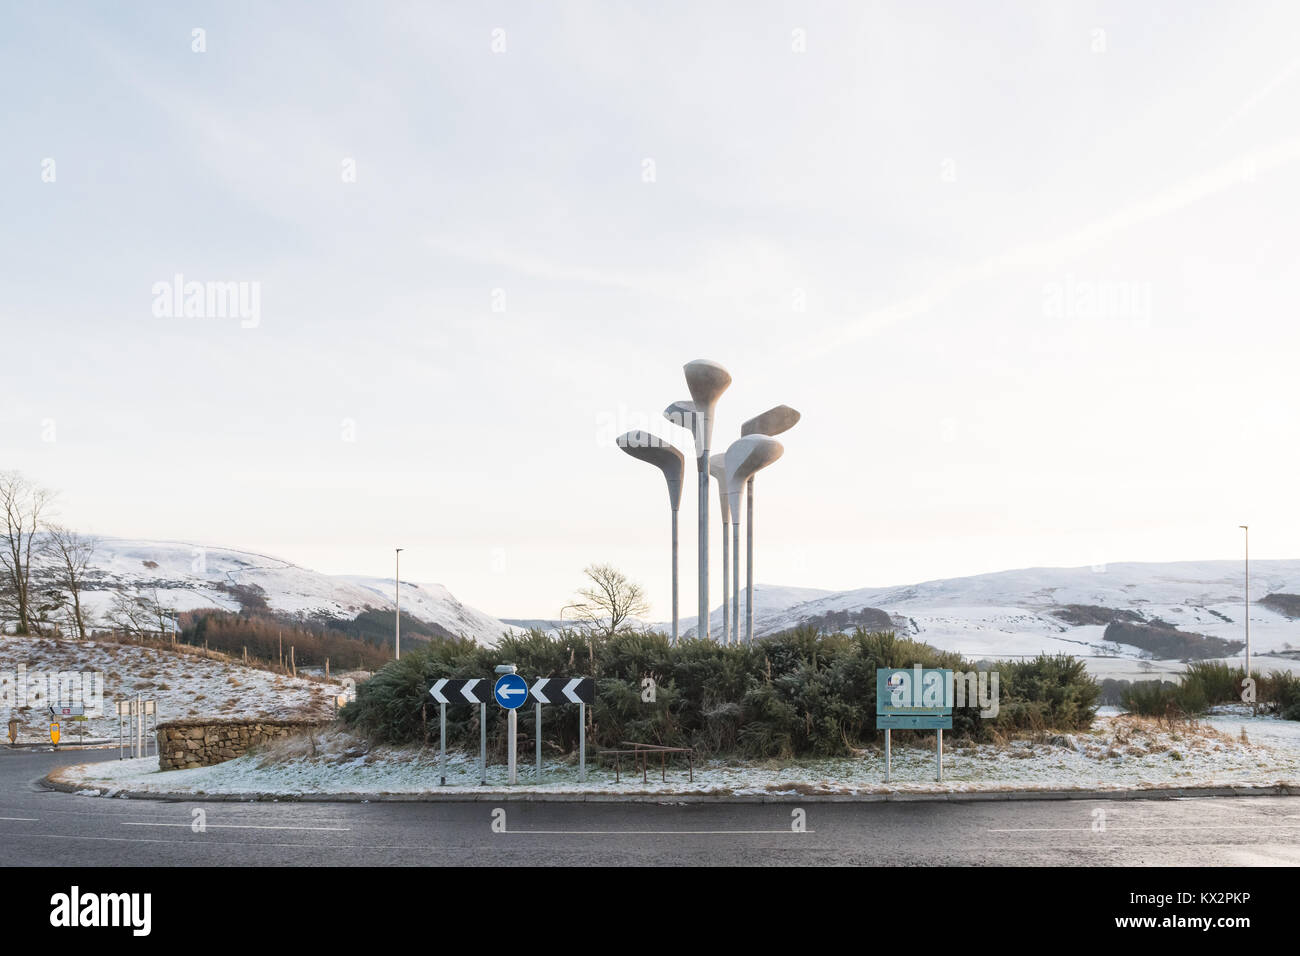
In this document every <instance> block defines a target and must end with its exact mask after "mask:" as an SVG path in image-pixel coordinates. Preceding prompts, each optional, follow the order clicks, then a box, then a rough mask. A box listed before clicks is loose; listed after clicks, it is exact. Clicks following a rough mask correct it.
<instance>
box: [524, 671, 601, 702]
mask: <svg viewBox="0 0 1300 956" xmlns="http://www.w3.org/2000/svg"><path fill="white" fill-rule="evenodd" d="M531 693H532V696H533V700H535V701H537V703H539V704H594V703H595V702H596V682H595V681H594V680H592V679H591V678H590V677H543V678H542V679H541V680H539V681H537V683H535V684H533V687H532V691H531Z"/></svg>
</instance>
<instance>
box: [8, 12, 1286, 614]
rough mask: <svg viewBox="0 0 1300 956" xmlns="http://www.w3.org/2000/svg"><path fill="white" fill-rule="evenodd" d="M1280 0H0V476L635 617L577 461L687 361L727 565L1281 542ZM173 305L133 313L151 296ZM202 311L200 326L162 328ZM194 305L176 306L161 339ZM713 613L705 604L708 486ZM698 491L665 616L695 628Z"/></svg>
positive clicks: (650, 491) (653, 574) (216, 537)
mask: <svg viewBox="0 0 1300 956" xmlns="http://www.w3.org/2000/svg"><path fill="white" fill-rule="evenodd" d="M1298 28H1300V7H1297V6H1296V5H1295V4H1294V3H1287V2H1279V3H1252V2H1244V3H1232V4H1227V3H1217V4H1202V3H1189V2H1181V0H1180V2H1152V3H1144V4H1141V5H1135V4H1131V3H1123V2H1117V3H1083V2H1080V3H1050V2H1048V3H1044V2H1028V0H1027V2H1023V3H1002V4H995V5H984V4H967V3H960V2H952V3H938V2H929V3H920V4H918V3H906V2H899V3H762V2H760V3H752V4H744V5H743V6H740V5H736V4H727V3H689V4H687V3H665V4H655V5H653V6H641V5H624V4H618V5H613V4H596V3H483V4H474V5H432V4H396V3H391V4H390V3H281V4H275V5H271V4H256V3H222V4H203V3H183V2H182V3H168V4H161V3H152V4H138V5H129V6H126V7H123V6H121V5H110V6H105V5H102V4H91V3H71V4H65V5H59V6H57V7H55V6H50V5H36V4H7V5H5V6H4V7H3V9H2V10H0V89H2V90H3V93H0V96H2V97H3V102H4V109H3V115H4V122H3V132H2V134H0V223H3V228H0V342H3V349H0V354H3V356H4V360H3V368H4V371H3V373H2V375H0V385H2V388H3V401H2V402H0V468H14V469H18V470H20V471H22V472H23V473H24V474H26V475H28V476H29V477H31V478H33V479H35V480H37V481H39V482H41V483H43V484H45V485H48V486H50V487H52V488H55V489H57V490H58V491H59V493H60V496H59V517H60V518H61V519H62V520H64V521H65V522H67V523H69V524H72V525H75V526H76V527H78V528H81V529H83V530H85V531H88V532H93V533H97V534H103V535H121V536H126V537H136V538H158V539H166V540H182V541H191V542H196V543H202V544H207V545H210V546H222V547H233V548H241V549H247V550H252V551H259V552H264V553H269V554H274V555H278V556H280V557H283V558H286V559H288V560H290V561H293V562H295V563H298V564H302V565H304V566H307V567H311V568H314V569H316V570H319V571H324V572H327V573H350V574H373V575H385V574H390V573H391V572H392V567H393V549H394V548H395V547H402V548H405V551H404V552H403V554H402V576H403V578H404V579H407V580H414V581H430V582H439V583H441V584H444V585H446V586H447V587H448V588H450V589H451V591H452V592H453V593H454V594H455V595H456V596H457V597H458V598H460V599H461V600H462V601H464V602H466V603H468V604H470V605H472V606H475V607H479V608H481V609H483V610H485V611H487V612H489V613H492V614H495V615H498V616H509V617H542V616H545V617H553V616H557V615H558V614H559V611H560V608H561V607H562V606H563V605H564V604H566V603H569V601H570V600H571V598H572V595H573V592H574V591H575V589H576V588H578V587H579V586H580V585H581V584H582V583H583V577H582V571H583V568H584V567H586V566H587V565H589V564H592V563H597V562H603V563H610V564H613V565H615V566H617V567H619V568H621V569H622V570H624V571H625V572H626V573H627V574H628V575H630V576H631V577H632V578H633V579H634V580H636V581H638V582H639V583H641V584H642V586H643V587H644V588H645V589H646V592H647V594H648V596H649V598H650V599H651V601H652V610H651V612H650V614H649V615H648V616H649V617H651V618H654V619H659V620H662V619H665V618H667V616H668V615H669V613H670V594H669V569H670V568H669V533H670V528H669V511H668V507H667V497H666V495H665V493H664V488H663V480H662V478H661V476H660V475H659V474H658V472H657V471H656V470H655V469H653V468H650V467H648V466H647V465H645V464H642V463H639V462H637V461H634V460H632V459H631V458H630V457H628V456H626V455H624V454H622V453H621V452H620V451H619V449H618V448H617V446H616V445H615V443H614V439H615V437H616V436H617V435H618V434H620V433H621V432H623V431H627V430H630V429H633V428H649V429H651V430H653V431H655V432H656V433H658V434H660V435H662V436H664V437H667V438H669V439H671V440H673V441H674V442H676V443H677V444H678V445H679V447H682V448H683V450H684V451H686V453H687V460H688V469H690V468H691V465H692V463H693V462H692V459H693V451H692V447H691V440H690V436H689V434H688V433H685V432H679V431H677V430H675V429H674V428H673V427H672V426H671V425H669V424H668V423H667V422H665V421H664V420H663V419H662V415H661V412H662V410H663V409H664V407H666V406H667V405H668V404H669V403H670V402H673V401H675V400H678V399H685V398H688V397H689V395H688V393H687V389H686V385H685V381H684V378H683V374H682V366H683V365H684V364H685V363H686V362H688V361H691V360H693V359H698V358H707V359H711V360H714V361H718V362H721V363H722V364H723V365H724V366H726V367H727V369H728V370H729V371H730V372H731V374H732V376H733V384H732V386H731V387H730V389H729V390H728V391H727V392H726V393H725V394H724V395H723V397H722V399H721V401H720V402H719V405H718V420H717V427H716V430H715V440H714V444H715V446H716V447H715V450H721V449H722V448H723V447H725V445H726V444H727V443H729V442H730V441H732V440H734V439H735V438H736V437H738V435H739V426H740V423H741V422H742V421H744V420H745V419H748V418H750V417H752V416H753V415H755V414H757V413H759V412H760V411H762V410H764V409H766V408H768V407H771V406H773V405H776V404H789V405H792V406H794V407H795V408H797V409H798V410H799V411H800V412H801V413H802V415H803V418H802V420H801V421H800V423H799V424H798V425H797V426H796V427H795V428H794V429H792V430H791V431H790V432H788V433H786V434H785V435H783V436H781V441H782V442H783V444H784V445H785V449H786V450H785V455H784V457H783V458H782V459H781V460H780V461H778V462H777V463H776V464H774V465H772V466H771V467H770V468H769V469H767V470H766V471H764V472H763V473H762V474H761V476H760V477H759V479H758V481H757V482H756V511H755V524H756V526H757V535H756V556H755V565H756V578H757V580H758V581H759V582H762V583H767V584H780V585H791V586H808V587H821V588H829V589H843V588H855V587H866V586H885V585H893V584H903V583H908V582H913V581H920V580H928V579H934V578H942V577H950V576H957V575H966V574H976V573H981V572H987V571H996V570H1002V569H1008V568H1020V567H1033V566H1048V565H1050V566H1079V565H1101V564H1105V563H1107V562H1118V561H1171V560H1204V559H1213V558H1235V557H1239V556H1240V555H1241V553H1242V545H1243V540H1242V537H1243V536H1242V532H1241V531H1240V529H1239V527H1238V526H1239V525H1241V524H1244V523H1249V524H1250V525H1251V542H1250V544H1251V554H1252V556H1258V557H1265V558H1267V557H1272V558H1294V557H1297V556H1298V552H1297V549H1296V547H1295V545H1294V542H1295V541H1296V539H1297V536H1298V535H1300V511H1298V509H1297V508H1296V496H1297V492H1296V488H1297V480H1298V476H1300V444H1297V442H1296V441H1295V440H1294V433H1293V429H1294V417H1295V406H1296V386H1295V361H1296V359H1295V356H1296V354H1297V346H1300V330H1298V329H1297V321H1296V320H1297V315H1296V296H1295V290H1296V288H1297V280H1298V279H1300V240H1297V238H1296V222H1297V221H1298V220H1300V217H1298V216H1297V213H1300V178H1298V177H1297V173H1298V172H1300V121H1298V118H1300V53H1297V52H1296V50H1295V47H1294V43H1293V38H1294V36H1295V35H1296V33H1297V29H1298ZM177 276H180V277H182V278H181V279H180V280H177V279H176V277H177ZM178 281H179V283H180V284H181V286H182V292H183V293H185V292H186V290H185V288H184V287H185V284H187V283H198V284H199V285H198V286H197V288H199V289H200V290H201V291H204V292H206V291H207V289H208V287H209V284H211V285H212V287H213V288H214V289H215V287H216V286H217V285H218V284H224V283H235V284H237V285H235V286H233V287H232V288H235V289H236V290H237V291H240V292H242V293H243V295H244V299H243V300H242V301H243V303H244V305H245V306H246V308H244V309H243V310H242V311H234V310H225V312H224V314H223V310H222V309H220V308H219V302H217V300H216V299H213V300H212V301H210V302H209V301H208V300H207V299H206V298H204V297H202V296H199V297H196V298H195V299H194V300H193V301H192V302H191V303H190V305H191V306H192V308H188V309H187V307H186V305H187V304H186V301H185V299H184V295H182V296H181V301H180V302H176V301H174V299H173V296H172V295H171V293H170V291H169V290H170V289H171V288H172V287H173V285H174V284H176V283H177V282H178ZM195 313H197V314H195ZM709 507H710V514H711V516H712V517H713V524H712V530H711V538H712V545H713V549H714V557H713V561H712V579H713V583H712V585H711V596H712V598H713V600H712V601H711V602H710V603H711V604H712V605H713V606H716V605H717V604H718V602H719V600H720V594H721V591H720V580H719V578H720V570H721V553H720V538H719V527H718V523H717V503H716V491H713V492H711V499H710V505H709ZM695 513H696V491H695V485H694V481H693V474H688V480H687V488H686V490H685V492H684V494H683V500H682V517H681V525H680V528H681V536H682V545H681V554H682V563H681V580H682V592H681V598H680V602H681V613H682V616H683V617H687V616H689V615H691V614H693V613H694V610H695V607H696V588H695V575H696V561H695V544H694V535H695V525H694V515H695Z"/></svg>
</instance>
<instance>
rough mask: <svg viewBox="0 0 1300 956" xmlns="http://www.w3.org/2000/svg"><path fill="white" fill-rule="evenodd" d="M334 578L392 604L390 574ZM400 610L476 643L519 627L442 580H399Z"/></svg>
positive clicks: (491, 640) (387, 603) (486, 640)
mask: <svg viewBox="0 0 1300 956" xmlns="http://www.w3.org/2000/svg"><path fill="white" fill-rule="evenodd" d="M334 580H337V581H341V582H343V583H345V584H350V585H353V586H355V587H358V588H360V589H362V590H364V591H367V592H369V593H370V594H373V595H376V596H377V597H379V598H381V599H382V601H383V604H382V606H383V607H385V608H391V607H392V606H393V599H394V590H393V580H392V578H368V577H360V576H357V575H338V576H335V578H334ZM402 613H403V614H410V615H411V616H412V617H415V618H418V619H419V620H421V621H425V622H427V623H429V624H437V625H439V626H441V627H443V628H445V629H447V630H448V631H450V632H451V633H453V634H463V635H465V636H466V637H472V638H474V639H475V640H476V641H478V642H479V643H481V644H482V643H490V642H493V641H495V640H496V639H497V638H498V637H500V636H501V635H502V634H503V633H507V632H515V631H521V630H523V629H522V628H517V627H512V626H511V625H509V624H506V623H505V622H503V621H499V620H497V619H496V618H494V617H492V616H491V615H489V614H484V613H483V612H482V611H479V610H476V609H475V608H472V607H467V606H466V605H464V604H461V603H460V601H458V600H456V598H455V596H453V595H452V593H451V592H450V591H448V590H447V589H446V588H445V587H443V586H442V585H441V584H416V583H414V582H411V581H403V582H402Z"/></svg>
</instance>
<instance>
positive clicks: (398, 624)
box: [393, 548, 406, 661]
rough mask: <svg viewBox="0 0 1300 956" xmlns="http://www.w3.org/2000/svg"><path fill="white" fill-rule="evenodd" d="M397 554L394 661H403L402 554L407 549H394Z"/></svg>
mask: <svg viewBox="0 0 1300 956" xmlns="http://www.w3.org/2000/svg"><path fill="white" fill-rule="evenodd" d="M393 550H394V551H395V552H396V554H397V569H396V570H395V571H394V572H393V593H394V594H395V595H396V597H397V618H396V620H395V621H394V624H395V630H394V631H393V643H394V648H393V652H394V659H395V660H399V661H400V660H401V659H402V552H403V551H405V550H406V549H405V548H394V549H393Z"/></svg>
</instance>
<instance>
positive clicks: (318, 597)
mask: <svg viewBox="0 0 1300 956" xmlns="http://www.w3.org/2000/svg"><path fill="white" fill-rule="evenodd" d="M87 580H88V584H87V588H88V591H87V593H85V594H84V595H83V598H82V600H83V602H84V604H85V605H86V607H87V609H88V611H89V613H90V615H91V620H92V621H94V622H96V623H101V622H104V621H105V620H106V619H107V616H108V613H109V611H110V608H111V606H112V603H113V598H114V595H115V594H116V593H118V592H121V591H127V592H131V593H135V594H144V595H146V596H147V597H148V598H149V599H151V600H153V599H154V596H155V594H156V600H157V602H158V603H159V604H161V605H162V606H163V607H165V608H168V609H171V610H173V611H191V610H195V609H197V608H205V607H211V608H222V609H225V610H230V611H237V610H239V608H240V606H241V603H242V598H243V597H244V595H241V589H252V590H253V591H254V592H255V593H256V594H257V595H258V596H259V597H261V598H262V599H263V600H265V602H266V604H267V607H268V608H270V610H272V611H273V612H276V613H279V614H286V615H292V616H301V617H303V618H308V619H312V618H322V617H323V618H341V619H345V620H352V619H355V618H356V617H357V615H359V614H361V613H363V612H365V611H367V610H382V611H392V610H393V582H392V581H385V580H383V579H380V578H366V577H354V576H331V575H326V574H321V573H319V572H317V571H312V570H310V569H308V568H303V567H299V566H298V565H296V564H292V563H291V562H289V561H285V560H283V559H281V558H276V557H272V556H270V555H265V554H257V553H254V552H250V551H236V550H233V549H230V548H215V547H207V546H203V545H197V544H192V543H189V542H180V541H141V540H134V539H129V538H100V539H98V544H97V547H96V549H95V554H94V557H93V559H92V560H91V565H90V569H89V572H88V574H87ZM402 611H403V612H404V613H407V614H410V615H411V616H412V617H414V618H417V619H418V620H421V621H425V622H427V623H430V624H437V625H439V626H441V627H443V628H445V629H446V630H448V631H450V632H451V633H453V634H458V635H463V636H465V637H470V638H473V639H474V640H476V641H478V642H479V643H482V644H490V643H493V642H495V641H496V640H497V639H498V638H499V637H500V636H501V634H502V633H503V632H505V631H509V630H511V628H510V627H509V626H508V625H506V624H503V623H502V622H500V621H498V620H497V619H495V618H493V617H491V616H490V615H488V614H484V613H483V612H482V611H477V610H475V609H474V608H470V607H466V606H465V605H463V604H461V603H460V602H459V601H457V600H456V598H455V597H453V596H452V594H451V592H449V591H448V590H447V589H446V588H445V587H443V586H442V585H440V584H415V583H412V582H407V581H403V582H402Z"/></svg>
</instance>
